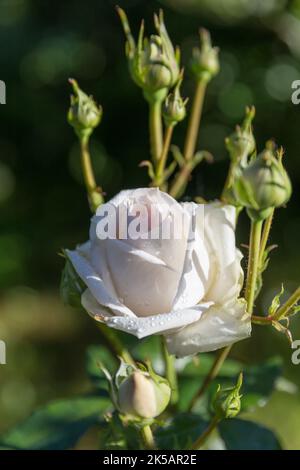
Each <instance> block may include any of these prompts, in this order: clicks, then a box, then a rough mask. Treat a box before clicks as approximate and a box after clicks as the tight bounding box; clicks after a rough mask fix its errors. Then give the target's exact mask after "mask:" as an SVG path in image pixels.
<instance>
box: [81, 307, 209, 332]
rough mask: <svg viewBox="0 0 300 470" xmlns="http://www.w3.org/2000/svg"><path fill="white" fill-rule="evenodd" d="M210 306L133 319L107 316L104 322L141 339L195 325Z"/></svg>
mask: <svg viewBox="0 0 300 470" xmlns="http://www.w3.org/2000/svg"><path fill="white" fill-rule="evenodd" d="M210 305H211V303H209V302H207V303H203V304H201V305H197V306H196V307H194V308H190V309H183V310H177V311H176V312H170V313H161V314H159V315H151V316H149V317H134V318H133V317H126V316H122V317H121V316H107V317H105V318H104V319H103V321H104V322H105V323H106V324H107V325H108V326H110V327H112V328H115V329H117V330H121V331H125V332H126V333H130V334H132V335H134V336H137V337H138V338H139V339H141V338H145V337H146V336H150V335H153V334H157V333H165V332H170V331H172V330H174V329H177V328H181V327H182V326H185V325H189V324H190V323H194V322H196V321H197V320H199V318H200V317H201V315H202V314H203V312H205V310H207V309H208V308H209V307H210ZM97 312H98V310H97V309H96V310H95V315H97ZM90 313H91V312H90ZM96 319H97V318H96ZM101 321H102V319H101Z"/></svg>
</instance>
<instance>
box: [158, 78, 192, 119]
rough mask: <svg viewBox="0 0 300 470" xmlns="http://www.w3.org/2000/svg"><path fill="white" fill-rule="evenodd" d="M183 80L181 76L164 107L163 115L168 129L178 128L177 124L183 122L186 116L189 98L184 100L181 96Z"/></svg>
mask: <svg viewBox="0 0 300 470" xmlns="http://www.w3.org/2000/svg"><path fill="white" fill-rule="evenodd" d="M182 78H183V77H182V74H181V77H180V79H179V80H178V82H177V84H176V86H175V87H174V90H173V91H172V92H171V93H169V95H168V96H167V98H166V99H165V102H164V105H163V109H162V113H163V118H164V121H165V124H166V126H167V127H169V126H176V124H178V122H180V121H183V119H184V118H185V116H186V104H187V102H188V98H186V99H182V97H181V94H180V86H181V83H182Z"/></svg>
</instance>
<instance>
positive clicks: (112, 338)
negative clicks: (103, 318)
mask: <svg viewBox="0 0 300 470" xmlns="http://www.w3.org/2000/svg"><path fill="white" fill-rule="evenodd" d="M98 327H99V329H100V331H101V334H102V336H103V339H104V341H105V343H106V345H107V347H108V349H109V350H110V351H111V352H112V354H113V355H116V356H120V357H122V359H123V360H124V361H125V362H126V363H127V364H133V365H134V364H135V362H134V359H133V358H132V357H131V355H130V353H129V351H127V349H126V348H124V346H123V345H122V343H121V341H120V340H119V338H118V336H117V335H116V333H115V331H113V330H112V329H111V328H108V327H107V326H106V325H104V324H103V323H98Z"/></svg>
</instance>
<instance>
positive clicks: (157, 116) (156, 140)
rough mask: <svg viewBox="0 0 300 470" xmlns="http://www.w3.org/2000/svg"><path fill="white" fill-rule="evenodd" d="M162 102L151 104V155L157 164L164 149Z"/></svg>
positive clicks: (157, 101) (151, 102)
mask: <svg viewBox="0 0 300 470" xmlns="http://www.w3.org/2000/svg"><path fill="white" fill-rule="evenodd" d="M161 105H162V102H161V100H158V99H157V100H153V101H150V102H149V131H150V146H151V155H152V160H153V162H154V163H157V162H158V160H159V158H160V156H161V153H162V148H163V131H162V119H161Z"/></svg>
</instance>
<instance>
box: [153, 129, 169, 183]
mask: <svg viewBox="0 0 300 470" xmlns="http://www.w3.org/2000/svg"><path fill="white" fill-rule="evenodd" d="M173 129H174V126H168V127H167V129H166V132H165V139H164V145H163V150H162V154H161V156H160V158H159V161H158V165H157V171H156V178H155V183H156V185H157V186H161V185H162V184H163V183H164V171H165V167H166V163H167V158H168V153H169V148H170V144H171V140H172V135H173Z"/></svg>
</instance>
